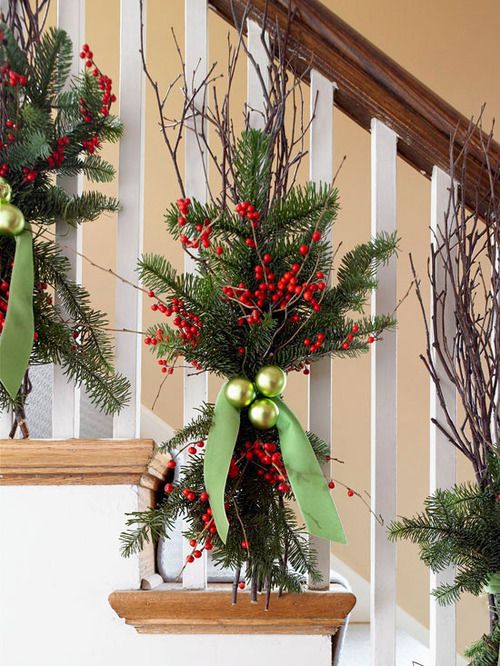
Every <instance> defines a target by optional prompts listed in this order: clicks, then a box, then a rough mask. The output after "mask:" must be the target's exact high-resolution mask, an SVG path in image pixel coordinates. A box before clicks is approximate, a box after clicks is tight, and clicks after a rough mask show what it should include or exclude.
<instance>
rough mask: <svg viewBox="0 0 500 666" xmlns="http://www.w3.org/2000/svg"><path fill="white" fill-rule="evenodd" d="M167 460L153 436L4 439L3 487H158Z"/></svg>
mask: <svg viewBox="0 0 500 666" xmlns="http://www.w3.org/2000/svg"><path fill="white" fill-rule="evenodd" d="M168 460H169V456H168V455H166V454H162V453H159V452H158V451H155V443H154V441H153V440H152V439H61V440H48V439H24V440H23V439H14V440H12V439H2V440H0V485H108V484H113V485H116V484H132V485H134V484H135V485H140V486H144V487H147V488H150V489H151V490H156V489H157V488H158V487H159V485H160V484H161V483H162V482H163V479H164V476H165V470H166V463H167V461H168Z"/></svg>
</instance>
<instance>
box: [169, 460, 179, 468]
mask: <svg viewBox="0 0 500 666" xmlns="http://www.w3.org/2000/svg"><path fill="white" fill-rule="evenodd" d="M167 467H168V469H175V468H176V467H177V463H176V462H175V460H169V461H168V463H167Z"/></svg>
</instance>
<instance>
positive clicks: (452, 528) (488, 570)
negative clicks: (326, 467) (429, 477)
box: [389, 451, 500, 666]
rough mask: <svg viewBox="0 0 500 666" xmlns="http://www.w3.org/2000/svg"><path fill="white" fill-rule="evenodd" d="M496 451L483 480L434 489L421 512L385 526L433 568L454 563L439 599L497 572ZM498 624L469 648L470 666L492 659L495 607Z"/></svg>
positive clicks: (499, 492) (499, 506) (499, 476)
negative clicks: (416, 549) (450, 578)
mask: <svg viewBox="0 0 500 666" xmlns="http://www.w3.org/2000/svg"><path fill="white" fill-rule="evenodd" d="M499 496H500V455H499V452H498V451H492V453H491V455H490V457H489V460H488V475H487V480H486V482H485V483H484V485H482V486H480V485H478V484H477V483H462V484H457V485H455V486H453V488H450V489H446V490H442V489H438V490H437V491H436V492H435V493H434V494H433V495H431V496H430V497H428V498H427V499H426V502H425V509H424V511H423V512H422V513H420V514H417V515H416V516H413V517H411V518H401V519H399V520H397V521H395V522H394V523H392V525H391V526H390V528H389V536H390V538H391V539H393V540H396V539H406V540H409V541H411V542H413V543H415V544H417V545H418V547H419V551H420V557H421V559H422V561H423V562H424V563H425V564H426V565H427V566H428V567H429V568H430V569H431V570H432V571H434V572H439V571H443V570H444V569H445V568H446V567H448V566H454V567H456V569H455V578H454V581H453V582H452V583H445V584H442V585H440V586H439V587H437V588H436V589H435V590H434V591H433V594H434V595H435V597H436V598H437V600H438V601H439V603H441V604H452V603H456V602H457V601H458V599H459V598H460V597H461V595H462V594H463V593H464V592H469V593H471V594H474V595H476V596H477V595H481V594H485V587H486V585H487V584H488V581H489V579H490V577H491V575H492V574H495V573H497V572H500V548H499V547H498V544H499V543H500V501H499V499H498V497H499ZM498 602H499V600H498V599H497V602H496V603H497V611H496V617H497V620H496V625H495V626H493V628H492V633H491V635H490V636H485V637H483V639H482V640H481V641H479V643H477V644H476V645H474V646H473V647H472V648H471V649H470V653H469V656H470V657H472V658H473V661H472V662H471V663H472V664H473V665H474V666H484V665H489V664H491V665H493V664H494V665H495V666H496V664H497V659H498V649H499V643H500V640H499V639H500V625H499V618H500V615H499V610H500V609H499V608H498Z"/></svg>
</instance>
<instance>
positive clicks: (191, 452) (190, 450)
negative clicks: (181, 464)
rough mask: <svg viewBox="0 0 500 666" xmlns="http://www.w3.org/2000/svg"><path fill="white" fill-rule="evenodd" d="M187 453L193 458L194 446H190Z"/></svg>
mask: <svg viewBox="0 0 500 666" xmlns="http://www.w3.org/2000/svg"><path fill="white" fill-rule="evenodd" d="M188 453H189V454H191V455H192V456H194V454H195V453H196V448H195V447H194V446H190V447H189V449H188Z"/></svg>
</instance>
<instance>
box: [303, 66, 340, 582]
mask: <svg viewBox="0 0 500 666" xmlns="http://www.w3.org/2000/svg"><path fill="white" fill-rule="evenodd" d="M334 89H335V84H334V83H332V82H331V81H329V80H328V79H326V78H325V77H324V76H323V75H322V74H320V73H319V72H317V71H315V70H313V71H312V72H311V86H310V108H311V126H310V130H309V131H310V144H309V145H310V147H309V178H310V180H311V181H312V182H313V183H317V184H319V183H326V184H330V183H331V182H332V179H333V93H334ZM308 403H309V404H308V410H309V419H308V420H309V429H310V430H311V431H312V432H315V433H316V434H317V435H318V436H319V437H321V438H322V439H323V440H324V441H325V442H327V443H328V444H330V443H331V433H332V408H333V405H332V363H331V360H330V359H329V358H325V359H323V360H321V361H319V362H317V363H314V364H313V365H312V366H311V375H310V380H309V396H308ZM322 469H323V472H324V474H325V476H326V477H327V479H329V476H330V469H331V465H330V463H329V462H324V463H323V465H322ZM310 542H311V545H312V546H313V548H314V550H315V551H316V553H317V556H318V569H319V571H320V573H321V577H322V580H321V581H319V582H313V581H311V580H310V581H309V588H310V589H312V590H327V589H328V588H329V587H330V542H329V541H327V540H326V539H320V538H318V537H315V536H311V537H310Z"/></svg>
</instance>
